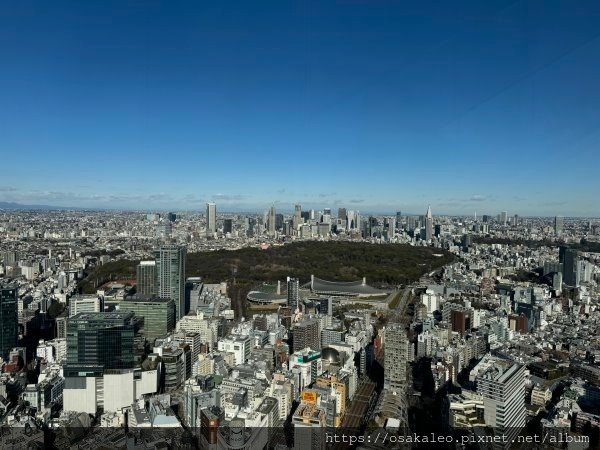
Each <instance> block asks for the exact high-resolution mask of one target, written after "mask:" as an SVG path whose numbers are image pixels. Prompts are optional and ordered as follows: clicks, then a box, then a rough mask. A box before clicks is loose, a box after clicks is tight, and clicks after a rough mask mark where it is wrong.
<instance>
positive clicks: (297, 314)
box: [0, 203, 600, 448]
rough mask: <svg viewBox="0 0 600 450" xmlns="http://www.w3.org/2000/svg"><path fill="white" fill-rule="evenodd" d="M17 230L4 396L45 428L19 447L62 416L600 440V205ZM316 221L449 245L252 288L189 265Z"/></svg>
mask: <svg viewBox="0 0 600 450" xmlns="http://www.w3.org/2000/svg"><path fill="white" fill-rule="evenodd" d="M0 233H1V240H0V246H1V250H2V251H1V261H2V265H1V272H0V273H1V275H2V278H0V279H1V280H2V281H1V285H2V288H1V296H0V312H1V314H2V316H1V321H2V334H1V336H0V338H1V342H0V343H1V350H2V358H3V363H2V376H1V378H0V409H1V416H0V417H1V420H2V426H3V429H5V430H9V431H10V430H12V431H15V430H19V429H23V427H27V429H28V430H29V432H28V433H27V435H26V437H25V436H23V434H22V433H15V434H12V441H11V440H10V439H11V438H10V437H5V439H8V440H5V441H4V442H5V443H7V442H8V443H10V444H9V445H10V446H11V447H12V448H19V446H21V447H22V448H25V447H27V446H28V445H31V443H35V442H46V444H48V442H49V441H48V439H50V438H49V436H51V442H52V445H54V446H55V447H56V448H66V447H68V446H72V445H76V446H80V447H83V446H84V445H85V446H92V447H94V448H96V447H99V446H102V445H109V443H111V444H110V445H114V446H120V445H132V442H133V443H135V445H138V446H139V447H135V448H148V447H144V446H145V445H146V446H147V445H151V443H152V442H160V441H161V440H165V439H167V438H166V437H165V435H163V434H161V433H163V432H164V431H165V430H168V431H170V432H176V434H174V436H177V438H172V437H171V438H169V439H171V440H170V441H169V440H167V441H168V442H169V443H170V444H169V445H172V446H173V447H172V448H187V446H194V445H195V446H199V447H200V448H266V447H268V448H285V447H286V446H288V447H291V446H294V447H295V448H298V447H303V446H305V445H310V446H312V447H319V446H325V445H331V444H330V443H329V442H334V441H327V440H328V439H333V438H334V435H329V434H327V433H330V432H333V433H334V432H335V430H337V429H339V430H345V432H347V433H348V435H347V436H356V437H357V438H358V436H362V439H363V441H361V442H362V443H361V444H360V445H361V446H362V447H364V448H382V447H384V446H385V445H389V444H385V443H384V442H380V443H376V442H368V441H364V439H365V438H364V436H371V435H370V434H369V433H373V432H375V431H376V430H384V431H385V436H387V439H389V441H388V442H389V443H393V442H403V441H392V440H391V439H392V437H391V436H396V439H398V436H404V438H405V439H406V438H409V439H410V436H411V434H410V433H416V435H415V436H426V435H427V433H436V436H453V437H454V439H456V442H461V439H463V441H462V442H475V441H469V440H468V439H474V437H477V438H482V437H484V438H485V437H488V438H489V437H490V436H491V437H492V438H493V437H494V436H496V437H497V436H502V438H503V439H505V440H506V442H505V444H504V446H505V448H509V447H510V446H511V445H514V442H521V441H518V440H519V436H521V437H522V436H531V435H532V433H537V434H538V435H543V436H546V438H547V441H546V445H551V444H550V440H552V439H554V441H553V442H554V444H552V445H551V446H553V447H555V448H563V446H564V445H567V444H566V442H569V445H573V444H572V443H573V442H576V443H578V445H583V444H579V443H580V442H586V444H585V445H583V447H582V448H586V447H589V446H591V447H593V446H594V445H597V443H598V427H599V425H600V410H599V405H600V402H599V399H600V364H599V363H600V340H599V330H598V327H599V326H600V309H599V307H598V306H599V299H600V291H599V288H598V282H599V281H600V266H599V261H600V221H599V220H597V219H581V218H563V217H560V216H557V217H554V218H544V217H519V216H518V215H509V214H508V213H507V212H505V211H503V212H500V213H499V214H497V215H481V216H478V215H477V214H474V215H473V216H471V217H455V216H435V215H434V214H433V211H432V209H431V207H429V208H427V209H426V211H425V214H423V215H410V214H404V213H402V212H401V211H398V212H397V213H396V214H395V215H388V216H373V215H363V214H361V213H360V212H359V211H356V210H347V209H345V208H339V209H338V210H337V211H335V212H332V210H331V209H329V208H324V209H322V210H320V211H315V210H303V209H302V207H301V205H295V206H294V208H293V213H291V214H280V213H277V211H276V209H275V207H270V208H269V209H268V210H267V211H266V212H265V213H264V214H263V215H258V214H252V215H251V214H238V213H236V214H227V213H223V214H222V213H220V211H219V210H218V209H217V205H216V204H215V203H208V204H207V205H206V212H205V214H192V213H186V212H183V213H172V212H169V213H164V212H160V213H142V212H113V211H67V210H59V211H45V210H38V211H32V210H2V211H0ZM310 242H314V243H315V245H320V246H327V245H329V244H332V243H335V242H337V243H342V242H345V243H347V245H350V246H359V247H360V246H364V245H367V246H368V248H373V249H374V251H375V252H376V254H377V252H380V251H381V252H383V250H385V249H391V250H393V251H394V252H397V253H398V254H399V255H401V257H403V258H409V257H410V252H411V251H415V250H418V249H430V250H431V253H430V255H431V256H430V259H429V260H428V261H427V260H426V259H425V258H423V259H422V261H423V262H427V264H422V266H423V267H422V268H421V269H420V274H421V275H420V276H419V277H418V278H416V279H412V280H406V281H405V282H404V283H400V282H397V281H396V280H393V279H388V280H386V279H369V278H367V277H365V276H362V275H363V274H360V273H356V272H355V271H353V270H351V269H352V268H353V264H354V263H353V261H352V260H351V259H349V260H347V261H346V262H345V263H344V264H343V265H344V266H345V267H346V268H347V269H348V270H347V272H340V273H341V274H345V276H344V275H342V276H340V277H337V279H323V275H322V274H320V273H314V274H311V275H310V277H307V278H297V277H296V273H297V269H296V268H295V267H288V268H286V269H284V270H288V271H289V273H288V276H286V277H281V278H277V279H271V280H268V282H261V283H256V285H253V286H250V287H249V288H248V289H247V290H246V291H245V292H244V294H245V297H244V298H243V299H241V302H242V303H243V305H239V304H236V303H239V302H240V300H239V299H234V300H233V301H232V298H231V297H230V289H231V288H232V287H233V286H232V285H233V284H236V283H237V281H236V279H237V278H238V277H239V278H240V279H241V277H242V275H243V274H241V273H236V271H235V270H232V271H231V272H230V274H229V276H227V277H226V278H223V279H219V280H209V281H210V282H207V281H205V279H206V278H207V274H205V273H190V271H189V268H187V267H186V261H189V260H190V258H191V257H192V256H194V254H196V256H198V257H199V258H203V255H219V254H221V253H222V251H225V252H226V253H225V254H227V253H230V252H236V251H237V249H246V250H251V251H254V252H256V253H265V252H266V253H268V252H272V251H275V252H276V251H279V250H280V249H284V248H289V249H293V248H295V247H298V246H302V245H304V244H306V243H310ZM305 250H306V251H307V249H305ZM331 251H332V252H333V251H335V250H331ZM379 255H381V256H380V258H381V260H380V261H379V262H378V263H377V264H381V265H382V267H384V266H385V264H386V259H385V258H386V257H385V256H384V253H379ZM340 256H341V257H342V258H344V257H349V255H348V254H346V255H340ZM217 257H219V256H217ZM441 261H443V262H441ZM124 263H128V264H129V265H130V266H131V267H134V268H135V270H134V272H133V274H132V272H127V271H126V269H124V267H125V266H124V265H123V264H124ZM188 267H189V264H188ZM106 268H109V272H108V275H104V277H103V278H102V279H99V278H96V285H95V286H93V287H91V288H90V286H89V285H86V281H89V279H91V278H94V276H95V274H97V273H98V272H99V271H101V270H102V269H106ZM384 268H385V267H384ZM264 270H266V269H264ZM403 281H404V280H403ZM84 286H87V290H88V291H89V290H91V292H89V293H88V292H84V289H83V287H84ZM72 430H77V432H74V431H72ZM125 430H126V431H127V432H125ZM240 430H244V431H243V432H242V434H240ZM316 430H319V431H323V433H318V432H316ZM152 431H154V432H155V433H158V434H152ZM308 431H310V432H308ZM177 433H179V434H177ZM378 433H380V432H379V431H378ZM388 434H389V435H388ZM184 435H185V436H186V438H185V439H182V438H181V436H184ZM8 436H11V434H10V432H9V433H8ZM344 436H346V435H344ZM382 436H383V435H382ZM548 436H550V438H548ZM335 438H336V439H338V440H337V441H335V442H340V443H344V442H345V443H347V442H348V441H342V440H339V439H341V438H340V436H338V435H335ZM346 438H347V439H349V438H348V437H346ZM567 438H568V439H571V440H570V441H568V439H567ZM44 439H45V441H44ZM173 439H175V440H173ZM418 439H419V438H417V441H416V444H413V445H414V446H415V447H419V444H418V443H419V442H420V441H419V440H418ZM420 439H427V438H426V437H421V438H420ZM465 439H466V440H465ZM350 442H352V441H350ZM356 442H357V441H354V443H356ZM425 442H427V441H425ZM436 442H437V441H436ZM442 442H445V441H442ZM127 443H129V444H127ZM421 445H423V444H421ZM80 447H78V448H80ZM189 448H192V447H189ZM448 448H452V445H448ZM515 448H519V447H518V446H517V447H515ZM569 448H571V447H569Z"/></svg>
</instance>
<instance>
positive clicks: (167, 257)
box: [154, 245, 187, 321]
mask: <svg viewBox="0 0 600 450" xmlns="http://www.w3.org/2000/svg"><path fill="white" fill-rule="evenodd" d="M186 253H187V252H186V248H185V247H182V246H179V245H162V246H160V247H159V248H158V249H157V250H155V251H154V259H155V261H156V279H157V282H156V287H157V293H158V296H159V297H161V298H170V299H172V300H173V302H174V303H175V320H176V321H178V320H179V319H181V318H182V317H183V316H185V314H186V311H185V257H186Z"/></svg>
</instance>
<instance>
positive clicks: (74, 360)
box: [64, 312, 136, 377]
mask: <svg viewBox="0 0 600 450" xmlns="http://www.w3.org/2000/svg"><path fill="white" fill-rule="evenodd" d="M133 318H134V314H133V313H132V312H128V313H81V314H77V315H75V316H73V317H71V318H69V320H68V322H67V364H66V367H65V370H64V372H65V377H86V376H102V374H103V373H104V370H105V369H132V368H133V367H134V363H135V359H134V352H133V343H134V342H133V341H134V336H135V331H136V330H135V322H134V320H133Z"/></svg>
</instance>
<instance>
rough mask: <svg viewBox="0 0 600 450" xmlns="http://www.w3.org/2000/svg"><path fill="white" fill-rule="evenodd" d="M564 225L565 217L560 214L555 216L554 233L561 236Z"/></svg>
mask: <svg viewBox="0 0 600 450" xmlns="http://www.w3.org/2000/svg"><path fill="white" fill-rule="evenodd" d="M563 227H564V218H563V217H560V216H556V217H555V218H554V234H555V235H557V236H560V235H561V234H562V232H563Z"/></svg>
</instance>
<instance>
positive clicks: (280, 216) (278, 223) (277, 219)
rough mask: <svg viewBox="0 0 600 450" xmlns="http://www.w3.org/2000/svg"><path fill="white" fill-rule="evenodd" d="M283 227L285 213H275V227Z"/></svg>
mask: <svg viewBox="0 0 600 450" xmlns="http://www.w3.org/2000/svg"><path fill="white" fill-rule="evenodd" d="M282 228H283V214H275V229H276V230H281V229H282Z"/></svg>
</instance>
